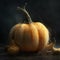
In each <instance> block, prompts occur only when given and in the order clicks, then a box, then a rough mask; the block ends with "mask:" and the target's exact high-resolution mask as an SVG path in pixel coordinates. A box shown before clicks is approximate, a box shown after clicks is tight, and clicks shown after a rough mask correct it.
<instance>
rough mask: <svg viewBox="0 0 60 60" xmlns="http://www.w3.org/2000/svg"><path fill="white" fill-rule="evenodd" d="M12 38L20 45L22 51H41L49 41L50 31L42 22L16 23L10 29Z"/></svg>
mask: <svg viewBox="0 0 60 60" xmlns="http://www.w3.org/2000/svg"><path fill="white" fill-rule="evenodd" d="M10 39H11V40H14V42H15V43H16V44H17V45H19V48H20V50H21V51H28V52H29V51H32V52H34V51H41V50H43V49H44V48H45V47H46V45H47V44H48V41H49V31H48V29H47V28H46V26H45V25H44V24H42V23H40V22H32V23H30V24H25V23H24V24H16V25H15V26H14V27H13V28H12V29H11V31H10Z"/></svg>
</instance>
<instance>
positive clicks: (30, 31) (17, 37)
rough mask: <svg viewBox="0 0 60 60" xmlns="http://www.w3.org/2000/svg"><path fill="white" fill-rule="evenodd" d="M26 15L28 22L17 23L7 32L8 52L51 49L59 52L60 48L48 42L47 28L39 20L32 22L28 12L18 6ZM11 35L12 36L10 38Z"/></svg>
mask: <svg viewBox="0 0 60 60" xmlns="http://www.w3.org/2000/svg"><path fill="white" fill-rule="evenodd" d="M18 10H21V11H22V12H23V13H24V15H25V16H26V18H27V20H28V23H19V24H16V25H15V26H13V27H12V29H11V30H10V33H9V38H10V41H12V40H13V42H15V43H12V44H11V43H10V44H11V45H9V48H8V51H9V52H13V53H15V52H19V51H26V52H35V51H44V52H45V50H46V51H48V50H50V51H52V52H57V51H58V52H60V48H59V49H58V48H55V47H54V43H50V44H49V39H50V37H49V30H48V29H47V27H46V26H45V25H44V24H43V23H41V22H32V19H31V17H30V15H29V13H28V12H27V11H26V9H25V8H21V7H18ZM12 37H13V38H12Z"/></svg>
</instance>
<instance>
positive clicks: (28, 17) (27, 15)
mask: <svg viewBox="0 0 60 60" xmlns="http://www.w3.org/2000/svg"><path fill="white" fill-rule="evenodd" d="M17 8H18V10H21V11H23V12H24V14H25V16H26V18H27V19H28V22H29V23H31V22H32V19H31V17H30V15H29V13H28V12H27V10H26V9H25V6H24V7H23V8H21V7H17Z"/></svg>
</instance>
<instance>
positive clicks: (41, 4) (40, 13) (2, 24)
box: [0, 0, 60, 44]
mask: <svg viewBox="0 0 60 60" xmlns="http://www.w3.org/2000/svg"><path fill="white" fill-rule="evenodd" d="M25 2H27V6H26V9H27V10H28V11H29V13H30V15H31V17H32V20H33V21H39V22H42V23H44V24H45V25H46V26H47V28H48V29H49V30H50V33H51V35H52V37H55V39H56V42H57V44H58V43H60V41H59V40H60V0H0V43H1V44H7V42H8V34H9V31H10V29H11V28H12V26H13V25H15V24H17V23H19V22H23V21H24V20H25V17H24V15H23V14H22V13H21V14H20V13H19V12H18V11H17V10H16V9H17V7H18V6H24V4H25Z"/></svg>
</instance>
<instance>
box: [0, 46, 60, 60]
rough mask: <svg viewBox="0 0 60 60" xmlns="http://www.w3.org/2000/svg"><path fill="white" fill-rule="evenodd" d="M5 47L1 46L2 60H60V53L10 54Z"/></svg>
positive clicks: (0, 58) (0, 54)
mask: <svg viewBox="0 0 60 60" xmlns="http://www.w3.org/2000/svg"><path fill="white" fill-rule="evenodd" d="M4 49H5V48H4V47H0V60H60V55H50V54H48V55H43V56H41V55H40V54H37V53H19V54H18V55H14V56H13V55H8V53H6V52H5V50H4Z"/></svg>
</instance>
